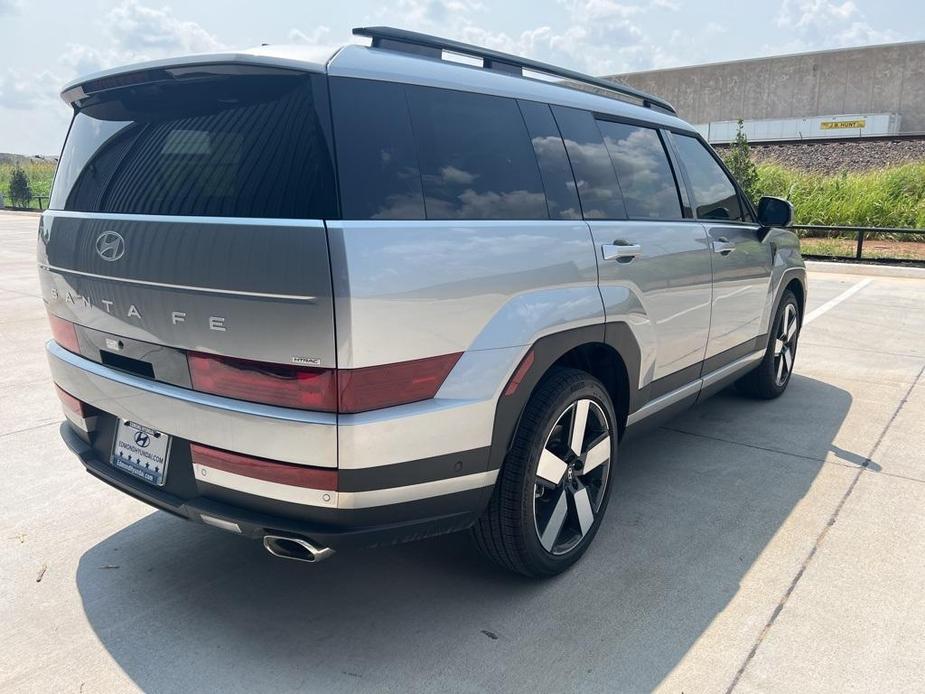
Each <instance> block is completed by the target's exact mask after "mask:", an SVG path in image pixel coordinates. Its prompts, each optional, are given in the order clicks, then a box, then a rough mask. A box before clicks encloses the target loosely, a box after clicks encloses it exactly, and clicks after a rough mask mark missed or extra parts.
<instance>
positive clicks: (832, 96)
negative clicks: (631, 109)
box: [614, 41, 925, 133]
mask: <svg viewBox="0 0 925 694" xmlns="http://www.w3.org/2000/svg"><path fill="white" fill-rule="evenodd" d="M614 77H615V78H616V79H618V80H622V81H624V82H626V83H627V84H629V85H632V86H634V87H637V88H639V89H643V90H645V91H647V92H651V93H653V94H656V95H658V96H660V97H662V98H665V99H667V100H668V101H670V102H671V103H672V104H673V105H674V107H675V108H676V109H678V114H679V115H680V116H681V117H682V118H684V119H685V120H687V121H689V122H691V123H709V122H710V121H720V120H736V119H738V118H755V119H760V118H791V117H805V116H818V115H826V114H839V113H899V114H901V116H902V122H901V125H900V132H902V133H910V132H925V41H913V42H909V43H898V44H890V45H884V46H868V47H863V48H847V49H839V50H834V51H820V52H816V53H801V54H797V55H785V56H777V57H773V58H756V59H753V60H740V61H735V62H729V63H714V64H711V65H699V66H694V67H683V68H672V69H668V70H651V71H647V72H636V73H629V74H625V75H615V76H614Z"/></svg>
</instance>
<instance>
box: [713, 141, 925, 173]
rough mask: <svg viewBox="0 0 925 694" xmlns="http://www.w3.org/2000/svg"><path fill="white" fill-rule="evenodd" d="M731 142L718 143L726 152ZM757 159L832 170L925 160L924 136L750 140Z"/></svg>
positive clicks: (859, 169)
mask: <svg viewBox="0 0 925 694" xmlns="http://www.w3.org/2000/svg"><path fill="white" fill-rule="evenodd" d="M727 148H728V145H718V146H716V150H717V151H718V152H720V153H723V152H724V151H725V150H726V149H727ZM751 149H752V156H753V157H754V159H755V161H756V162H758V163H766V162H773V163H777V164H780V165H781V166H785V167H787V168H788V169H797V170H802V171H817V172H820V173H832V172H842V171H868V170H870V169H882V168H886V167H890V166H898V165H900V164H909V163H913V162H925V137H917V138H908V137H907V138H901V139H900V138H897V139H895V140H856V141H848V142H845V141H840V142H818V141H817V142H813V143H798V142H794V143H786V144H755V143H752V144H751Z"/></svg>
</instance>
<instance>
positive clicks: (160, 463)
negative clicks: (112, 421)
mask: <svg viewBox="0 0 925 694" xmlns="http://www.w3.org/2000/svg"><path fill="white" fill-rule="evenodd" d="M169 452H170V437H169V436H168V435H167V434H164V433H161V432H160V431H155V430H154V429H150V428H148V427H146V426H142V425H141V424H136V423H135V422H130V421H128V420H125V419H120V420H119V426H118V427H117V429H116V440H115V443H114V444H113V447H112V457H111V458H110V462H111V463H112V464H113V465H115V466H116V467H117V468H119V469H120V470H124V471H125V472H127V473H129V474H131V475H135V476H136V477H140V478H141V479H143V480H144V481H145V482H149V483H150V484H153V485H156V486H158V487H161V486H163V485H164V482H165V481H166V479H167V454H168V453H169Z"/></svg>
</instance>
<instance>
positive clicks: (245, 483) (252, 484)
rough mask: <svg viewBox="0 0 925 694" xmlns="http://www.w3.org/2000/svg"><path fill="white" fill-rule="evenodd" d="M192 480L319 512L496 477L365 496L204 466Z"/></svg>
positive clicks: (466, 486) (450, 490)
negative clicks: (309, 507) (257, 477)
mask: <svg viewBox="0 0 925 694" xmlns="http://www.w3.org/2000/svg"><path fill="white" fill-rule="evenodd" d="M193 473H194V474H195V476H196V479H197V480H198V481H200V482H204V483H206V484H214V485H216V486H218V487H225V488H226V489H234V490H236V491H239V492H243V493H245V494H252V495H253V496H260V497H263V498H266V499H274V500H276V501H286V502H289V503H293V504H301V505H303V506H316V507H321V508H338V509H360V508H373V507H376V506H389V505H391V504H400V503H405V502H408V501H419V500H421V499H429V498H431V497H434V496H442V495H444V494H454V493H456V492H464V491H468V490H470V489H480V488H482V487H490V486H491V485H493V484H494V483H495V480H496V479H497V477H498V471H497V470H489V471H488V472H477V473H475V474H472V475H464V476H462V477H451V478H448V479H442V480H434V481H433V482H422V483H420V484H409V485H406V486H404V487H391V488H388V489H372V490H369V491H365V492H332V491H325V490H322V489H310V488H307V487H296V486H292V485H288V484H280V483H278V482H268V481H266V480H259V479H256V478H254V477H247V476H245V475H237V474H235V473H233V472H225V471H224V470H217V469H216V468H212V467H209V466H207V465H194V466H193Z"/></svg>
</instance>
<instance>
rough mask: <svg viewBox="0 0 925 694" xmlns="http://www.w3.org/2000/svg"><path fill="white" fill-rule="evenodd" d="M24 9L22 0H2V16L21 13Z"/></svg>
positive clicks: (0, 6)
mask: <svg viewBox="0 0 925 694" xmlns="http://www.w3.org/2000/svg"><path fill="white" fill-rule="evenodd" d="M21 11H22V0H0V16H2V15H5V14H19V13H20V12H21Z"/></svg>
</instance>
